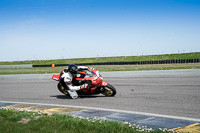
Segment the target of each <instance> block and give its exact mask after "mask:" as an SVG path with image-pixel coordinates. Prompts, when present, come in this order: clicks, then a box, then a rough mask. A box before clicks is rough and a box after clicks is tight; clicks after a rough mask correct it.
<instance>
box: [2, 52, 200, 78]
mask: <svg viewBox="0 0 200 133" xmlns="http://www.w3.org/2000/svg"><path fill="white" fill-rule="evenodd" d="M198 58H200V52H196V53H183V54H167V55H151V56H122V57H99V58H82V59H81V58H79V59H62V60H39V61H16V62H0V65H19V64H33V65H49V64H73V63H74V64H76V63H98V62H121V61H152V60H174V59H198ZM66 67H67V66H64V67H54V68H52V67H34V68H18V69H0V75H6V74H46V73H60V71H61V70H62V69H64V68H66ZM92 67H95V68H96V69H97V70H99V71H140V70H168V69H200V63H182V64H151V65H93V66H92Z"/></svg>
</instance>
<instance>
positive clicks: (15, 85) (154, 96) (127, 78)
mask: <svg viewBox="0 0 200 133" xmlns="http://www.w3.org/2000/svg"><path fill="white" fill-rule="evenodd" d="M102 75H103V76H104V80H105V81H107V82H109V83H110V84H112V85H113V86H115V88H116V89H117V94H116V96H115V97H105V96H103V95H101V94H100V95H91V96H81V97H79V98H78V99H76V100H72V99H70V98H69V97H68V96H65V95H63V94H61V93H60V92H59V91H58V90H57V82H56V81H53V80H52V79H51V74H50V75H48V74H46V75H2V76H0V101H14V102H27V103H45V104H59V105H72V106H84V107H93V108H105V109H113V110H123V111H133V112H143V113H152V114H159V115H169V116H178V117H187V118H195V119H200V102H199V101H200V82H199V81H200V69H190V70H163V71H140V72H103V73H102Z"/></svg>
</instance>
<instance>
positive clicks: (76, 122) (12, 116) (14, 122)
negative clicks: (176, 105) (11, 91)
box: [0, 109, 167, 133]
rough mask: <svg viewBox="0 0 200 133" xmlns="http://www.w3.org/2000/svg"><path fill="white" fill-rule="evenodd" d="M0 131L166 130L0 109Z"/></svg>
mask: <svg viewBox="0 0 200 133" xmlns="http://www.w3.org/2000/svg"><path fill="white" fill-rule="evenodd" d="M0 132H1V133H11V132H26V133H29V132H42V133H47V132H48V133H49V132H55V133H62V132H65V133H66V132H69V133H83V132H84V133H139V132H140V133H141V132H142V133H146V132H151V133H164V132H167V131H163V130H157V131H152V130H151V129H144V128H143V129H142V128H139V127H132V126H130V125H128V124H123V123H119V122H111V121H102V120H90V119H81V118H74V117H72V116H68V115H58V114H53V115H51V116H49V115H46V114H41V113H36V112H27V111H17V110H7V109H0Z"/></svg>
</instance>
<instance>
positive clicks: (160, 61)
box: [33, 59, 200, 67]
mask: <svg viewBox="0 0 200 133" xmlns="http://www.w3.org/2000/svg"><path fill="white" fill-rule="evenodd" d="M174 63H200V59H177V60H156V61H131V62H101V63H76V65H145V64H174ZM68 65H69V64H54V65H53V66H54V67H57V66H68ZM33 67H52V64H51V65H33Z"/></svg>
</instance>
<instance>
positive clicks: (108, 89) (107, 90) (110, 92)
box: [101, 84, 117, 97]
mask: <svg viewBox="0 0 200 133" xmlns="http://www.w3.org/2000/svg"><path fill="white" fill-rule="evenodd" d="M103 89H104V90H103V92H101V93H102V94H103V95H105V96H110V97H111V96H115V94H116V93H117V91H116V89H115V87H113V86H112V85H111V84H107V85H106V86H105V87H103Z"/></svg>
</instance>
